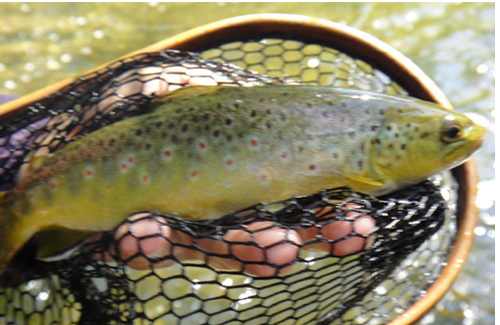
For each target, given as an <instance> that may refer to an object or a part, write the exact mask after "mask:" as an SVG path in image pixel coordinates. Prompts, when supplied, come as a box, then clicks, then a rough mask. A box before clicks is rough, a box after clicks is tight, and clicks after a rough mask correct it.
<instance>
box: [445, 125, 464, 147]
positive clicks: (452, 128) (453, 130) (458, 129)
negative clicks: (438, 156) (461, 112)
mask: <svg viewBox="0 0 500 325" xmlns="http://www.w3.org/2000/svg"><path fill="white" fill-rule="evenodd" d="M461 139H462V126H461V125H459V124H457V123H445V124H444V126H443V130H442V132H441V141H443V142H446V143H451V142H456V141H459V140H461Z"/></svg>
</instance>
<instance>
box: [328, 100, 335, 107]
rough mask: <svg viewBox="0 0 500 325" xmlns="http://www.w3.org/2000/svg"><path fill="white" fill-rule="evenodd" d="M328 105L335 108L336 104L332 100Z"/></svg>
mask: <svg viewBox="0 0 500 325" xmlns="http://www.w3.org/2000/svg"><path fill="white" fill-rule="evenodd" d="M327 103H328V105H329V106H335V102H333V101H331V100H329V101H328V102H327Z"/></svg>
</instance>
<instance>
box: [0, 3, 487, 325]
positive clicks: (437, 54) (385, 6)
mask: <svg viewBox="0 0 500 325" xmlns="http://www.w3.org/2000/svg"><path fill="white" fill-rule="evenodd" d="M264 12H280V13H295V14H303V15H308V16H312V17H316V18H324V19H328V20H331V21H335V22H340V23H343V24H346V25H349V26H351V27H355V28H358V29H361V30H363V31H365V32H368V33H370V34H372V35H373V36H375V37H377V38H379V39H381V40H382V41H385V42H386V43H388V44H389V45H391V46H393V47H395V48H396V49H398V50H399V51H401V52H402V53H403V54H405V55H406V56H407V57H409V58H410V59H412V60H413V61H414V62H415V63H416V64H417V65H418V66H420V67H421V68H422V69H423V70H424V71H425V72H426V73H427V74H428V75H429V76H430V77H431V78H432V79H433V80H434V81H435V82H436V83H437V84H438V85H439V86H440V87H441V89H442V90H443V91H444V93H445V94H446V96H447V97H448V99H449V100H450V101H451V102H452V103H453V104H454V106H455V108H456V109H457V110H458V111H460V112H470V113H471V115H472V116H473V117H474V118H477V119H478V120H481V121H482V123H484V124H486V125H488V128H489V129H490V130H491V132H489V134H488V135H487V137H486V141H485V144H484V147H483V149H482V150H481V151H480V152H479V153H478V154H477V155H476V160H477V163H478V167H479V177H480V184H479V196H478V199H477V202H476V204H477V205H478V207H479V208H480V221H479V224H478V226H477V228H476V230H475V233H476V240H475V243H474V246H473V249H472V252H471V255H470V257H469V260H468V262H467V264H466V266H465V269H464V270H463V271H462V272H461V274H460V276H459V278H458V280H457V281H456V282H455V284H454V285H453V287H452V289H451V290H450V291H449V292H448V293H447V295H446V296H445V298H444V299H443V300H442V301H441V302H439V303H438V305H437V306H436V308H434V309H433V311H432V312H431V313H429V314H428V315H426V316H425V317H424V318H423V320H422V321H421V324H429V323H435V324H451V325H455V324H457V325H458V324H464V325H470V324H493V323H494V313H495V312H494V296H493V295H494V248H493V246H494V245H493V243H494V238H495V220H494V218H495V213H494V198H493V193H494V187H495V176H494V172H495V169H494V154H495V151H494V131H495V125H494V123H495V121H494V118H495V109H494V70H495V61H494V4H493V3H462V4H455V3H437V4H431V3H335V4H334V3H196V4H195V3H193V4H191V3H141V4H133V3H123V4H121V3H110V4H108V3H99V4H94V3H74V4H64V3H54V4H42V3H30V4H15V3H12V4H0V21H1V22H2V24H0V53H1V55H0V94H27V93H29V92H31V91H34V90H37V89H39V88H42V87H45V86H47V85H50V84H52V83H54V82H57V81H59V80H61V79H64V78H68V77H73V76H76V75H78V74H80V73H82V72H84V71H86V70H89V69H92V68H94V67H96V66H98V65H101V64H103V63H105V62H108V61H110V60H112V59H114V58H117V57H119V56H121V55H124V54H126V53H128V52H132V51H135V50H137V49H140V48H142V47H144V46H147V45H150V44H152V43H154V42H157V41H160V40H162V39H165V38H167V37H169V36H173V35H175V34H177V33H180V32H183V31H186V30H188V29H190V28H194V27H197V26H201V25H204V24H207V23H210V22H213V21H216V20H220V19H223V18H229V17H233V16H237V15H243V14H250V13H264ZM207 13H208V14H207Z"/></svg>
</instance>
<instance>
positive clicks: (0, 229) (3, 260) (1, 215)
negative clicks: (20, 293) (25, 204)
mask: <svg viewBox="0 0 500 325" xmlns="http://www.w3.org/2000/svg"><path fill="white" fill-rule="evenodd" d="M6 193H7V192H1V193H0V283H1V282H2V278H3V276H2V275H3V273H4V271H5V270H6V268H7V266H8V264H9V261H10V260H11V258H12V256H13V255H14V254H15V253H16V252H17V250H18V249H19V246H21V244H19V241H14V240H13V238H15V237H16V236H15V234H14V232H15V229H14V228H15V227H13V226H14V225H12V224H11V221H12V218H9V213H8V209H6V207H5V194H6ZM0 287H1V285H0Z"/></svg>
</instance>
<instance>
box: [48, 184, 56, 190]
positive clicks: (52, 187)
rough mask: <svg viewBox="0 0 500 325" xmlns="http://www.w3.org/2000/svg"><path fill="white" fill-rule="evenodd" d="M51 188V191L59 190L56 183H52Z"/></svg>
mask: <svg viewBox="0 0 500 325" xmlns="http://www.w3.org/2000/svg"><path fill="white" fill-rule="evenodd" d="M49 186H50V188H51V189H56V188H57V184H55V183H52V184H50V185H49Z"/></svg>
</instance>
